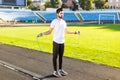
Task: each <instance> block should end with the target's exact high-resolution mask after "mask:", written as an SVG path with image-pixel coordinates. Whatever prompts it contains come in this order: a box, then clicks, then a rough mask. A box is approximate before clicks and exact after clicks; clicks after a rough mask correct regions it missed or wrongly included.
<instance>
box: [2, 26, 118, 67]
mask: <svg viewBox="0 0 120 80" xmlns="http://www.w3.org/2000/svg"><path fill="white" fill-rule="evenodd" d="M48 29H49V27H48V26H40V27H34V26H33V27H0V42H1V43H5V44H11V45H16V46H21V47H25V48H30V49H34V50H40V49H39V47H38V44H37V41H36V35H37V34H38V33H40V32H43V31H46V30H48ZM68 29H69V30H72V31H76V30H80V31H81V35H80V36H78V35H74V34H72V35H70V34H66V35H65V39H66V43H65V45H66V46H65V56H68V57H72V58H76V59H82V60H87V61H91V62H95V63H99V64H105V65H109V66H114V67H119V68H120V24H115V25H112V24H106V25H80V26H69V27H68ZM52 36H53V34H51V35H46V36H43V37H41V38H39V39H38V40H39V42H40V47H41V50H42V51H44V52H49V53H52Z"/></svg>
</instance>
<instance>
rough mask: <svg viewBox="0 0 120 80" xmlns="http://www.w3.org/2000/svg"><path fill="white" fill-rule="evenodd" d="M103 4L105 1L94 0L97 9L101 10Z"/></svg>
mask: <svg viewBox="0 0 120 80" xmlns="http://www.w3.org/2000/svg"><path fill="white" fill-rule="evenodd" d="M104 4H105V0H95V7H96V8H97V9H103V8H104Z"/></svg>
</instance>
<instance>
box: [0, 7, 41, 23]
mask: <svg viewBox="0 0 120 80" xmlns="http://www.w3.org/2000/svg"><path fill="white" fill-rule="evenodd" d="M0 18H2V19H3V20H5V21H14V20H16V21H21V22H33V21H37V22H41V19H40V18H39V17H37V16H36V15H35V14H34V13H33V12H32V11H31V10H17V9H14V10H12V9H0Z"/></svg>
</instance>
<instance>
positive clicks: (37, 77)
mask: <svg viewBox="0 0 120 80" xmlns="http://www.w3.org/2000/svg"><path fill="white" fill-rule="evenodd" d="M0 65H2V66H4V67H6V68H8V69H11V70H14V71H18V72H22V73H24V74H27V75H29V76H31V77H32V78H33V79H36V80H39V78H41V77H42V76H41V75H39V74H36V73H34V72H31V71H28V70H25V69H23V68H20V67H18V66H15V65H12V64H10V63H7V62H5V61H2V60H0ZM44 80H46V79H44Z"/></svg>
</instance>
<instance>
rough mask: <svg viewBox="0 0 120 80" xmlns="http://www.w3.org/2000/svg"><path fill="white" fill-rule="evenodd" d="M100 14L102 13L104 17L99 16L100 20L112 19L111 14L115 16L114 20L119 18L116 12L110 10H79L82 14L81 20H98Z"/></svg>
mask: <svg viewBox="0 0 120 80" xmlns="http://www.w3.org/2000/svg"><path fill="white" fill-rule="evenodd" d="M100 14H101V15H103V17H104V18H101V20H113V17H112V16H113V15H114V16H115V20H119V15H118V12H112V11H82V12H80V15H81V16H82V19H83V21H98V20H99V15H100ZM108 15H109V16H108ZM105 17H106V18H105Z"/></svg>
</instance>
